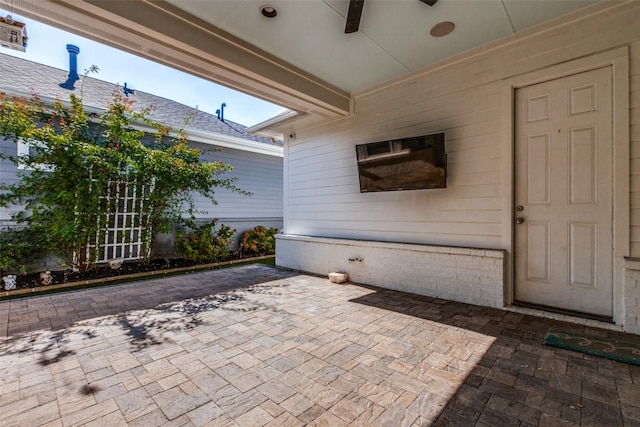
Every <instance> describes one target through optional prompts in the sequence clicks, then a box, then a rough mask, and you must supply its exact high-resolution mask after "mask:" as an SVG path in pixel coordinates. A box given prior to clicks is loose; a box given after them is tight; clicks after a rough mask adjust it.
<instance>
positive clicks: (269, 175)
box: [194, 144, 283, 219]
mask: <svg viewBox="0 0 640 427" xmlns="http://www.w3.org/2000/svg"><path fill="white" fill-rule="evenodd" d="M194 146H195V147H197V148H199V149H200V150H201V152H203V157H202V158H203V160H205V161H218V160H219V161H222V162H224V163H229V164H231V165H233V171H231V172H227V173H225V174H224V175H222V176H221V178H231V177H235V178H238V181H236V185H237V186H238V187H240V188H241V189H243V190H245V191H249V192H251V193H253V194H252V195H251V196H243V195H241V194H238V193H234V192H232V191H228V190H225V189H220V190H218V191H216V200H217V201H218V204H217V205H213V204H212V203H211V202H210V201H209V200H208V199H205V198H203V197H200V196H196V197H195V202H196V209H198V210H200V211H203V212H205V213H202V214H199V216H202V217H207V218H238V219H240V218H278V219H282V203H283V202H282V197H283V196H282V188H283V184H282V181H283V179H282V157H276V156H268V155H265V154H258V153H251V152H245V151H239V150H236V149H232V148H223V149H222V150H220V151H217V152H212V153H211V152H210V153H206V150H207V149H210V148H211V147H208V146H206V145H204V144H195V145H194Z"/></svg>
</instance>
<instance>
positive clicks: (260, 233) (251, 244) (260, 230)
mask: <svg viewBox="0 0 640 427" xmlns="http://www.w3.org/2000/svg"><path fill="white" fill-rule="evenodd" d="M277 232H278V229H277V228H269V229H267V228H266V227H263V226H262V225H259V226H257V227H254V228H252V229H251V230H247V231H245V232H244V233H242V236H240V250H241V251H242V254H243V255H273V254H275V253H276V239H275V237H274V236H275V235H276V233H277Z"/></svg>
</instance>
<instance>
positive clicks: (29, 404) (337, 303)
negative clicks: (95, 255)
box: [0, 265, 640, 427]
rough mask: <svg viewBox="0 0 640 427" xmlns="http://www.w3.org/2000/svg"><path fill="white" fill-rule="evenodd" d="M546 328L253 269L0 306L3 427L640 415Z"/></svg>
mask: <svg viewBox="0 0 640 427" xmlns="http://www.w3.org/2000/svg"><path fill="white" fill-rule="evenodd" d="M554 326H555V327H564V328H572V329H580V330H584V329H585V328H586V327H585V326H578V325H575V324H564V323H562V322H559V321H553V320H549V319H543V318H537V317H531V316H528V315H524V314H518V313H513V312H508V311H502V310H495V309H489V308H482V307H477V306H471V305H466V304H460V303H454V302H449V301H444V300H438V299H433V298H426V297H420V296H415V295H410V294H404V293H400V292H394V291H388V290H383V289H378V288H372V287H366V286H357V285H352V284H347V285H337V284H332V283H330V282H329V281H328V280H327V279H325V278H319V277H314V276H309V275H301V274H297V273H294V272H289V271H285V270H279V269H276V268H272V267H267V266H261V265H254V266H247V267H238V268H233V269H226V270H217V271H208V272H203V273H197V274H191V275H186V276H175V277H169V278H164V279H156V280H151V281H146V282H138V283H132V284H126V285H116V286H109V287H103V288H94V289H87V290H80V291H74V292H66V293H61V294H55V295H49V296H42V297H35V298H25V299H20V300H12V301H6V302H0V425H1V426H41V425H46V426H72V425H89V426H94V425H95V426H98V425H100V426H118V425H132V426H160V425H171V426H174V425H175V426H183V425H185V426H186V425H189V426H191V425H196V426H202V425H216V426H217V425H225V426H227V425H228V426H262V425H269V426H296V425H324V426H343V425H365V426H369V425H380V426H403V425H406V426H412V425H420V426H422V425H438V426H444V425H455V426H473V425H477V426H500V427H502V426H516V425H518V426H531V425H544V426H559V425H561V426H565V425H566V426H571V425H585V426H587V425H598V426H602V425H604V426H611V427H613V426H622V425H640V384H639V383H640V367H638V366H632V365H627V364H623V363H619V362H614V361H610V360H605V359H601V358H597V357H592V356H585V355H583V354H579V353H574V352H570V351H566V350H561V349H555V348H551V347H547V346H543V345H542V344H541V342H542V338H543V336H544V334H545V333H546V331H547V330H548V328H550V327H554ZM588 332H589V333H591V334H596V335H597V334H601V335H603V336H605V335H620V338H624V339H627V340H636V341H637V338H638V337H634V336H631V337H630V336H624V335H623V334H621V333H619V332H613V331H606V330H599V329H593V328H589V331H588Z"/></svg>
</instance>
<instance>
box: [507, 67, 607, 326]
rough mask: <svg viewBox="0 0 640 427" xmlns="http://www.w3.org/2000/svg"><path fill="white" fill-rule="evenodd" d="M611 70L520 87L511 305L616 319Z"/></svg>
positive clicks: (589, 72)
mask: <svg viewBox="0 0 640 427" xmlns="http://www.w3.org/2000/svg"><path fill="white" fill-rule="evenodd" d="M611 72H612V70H611V67H605V68H600V69H597V70H593V71H587V72H583V73H580V74H575V75H572V76H568V77H563V78H560V79H556V80H552V81H548V82H544V83H539V84H535V85H532V86H527V87H524V88H521V89H518V90H517V91H516V94H515V105H516V117H515V181H516V182H515V204H516V206H515V211H514V213H515V221H516V224H515V251H514V256H515V263H514V264H515V265H514V268H515V299H516V301H520V302H526V303H531V304H536V305H543V306H548V307H556V308H560V309H566V310H571V311H577V312H583V313H589V314H596V315H602V316H607V317H611V316H612V315H613V283H612V282H613V268H612V262H613V231H612V225H613V223H612V215H613V212H612V211H613V194H612V193H613V184H612V182H613V181H612V175H613V157H612V156H613V134H612V117H613V116H612V109H613V108H612V83H611V82H612V77H611Z"/></svg>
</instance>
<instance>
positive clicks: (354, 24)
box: [344, 0, 364, 34]
mask: <svg viewBox="0 0 640 427" xmlns="http://www.w3.org/2000/svg"><path fill="white" fill-rule="evenodd" d="M363 7H364V0H349V13H347V25H346V27H345V28H344V32H345V34H349V33H355V32H356V31H358V28H359V27H360V16H362V8H363Z"/></svg>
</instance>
